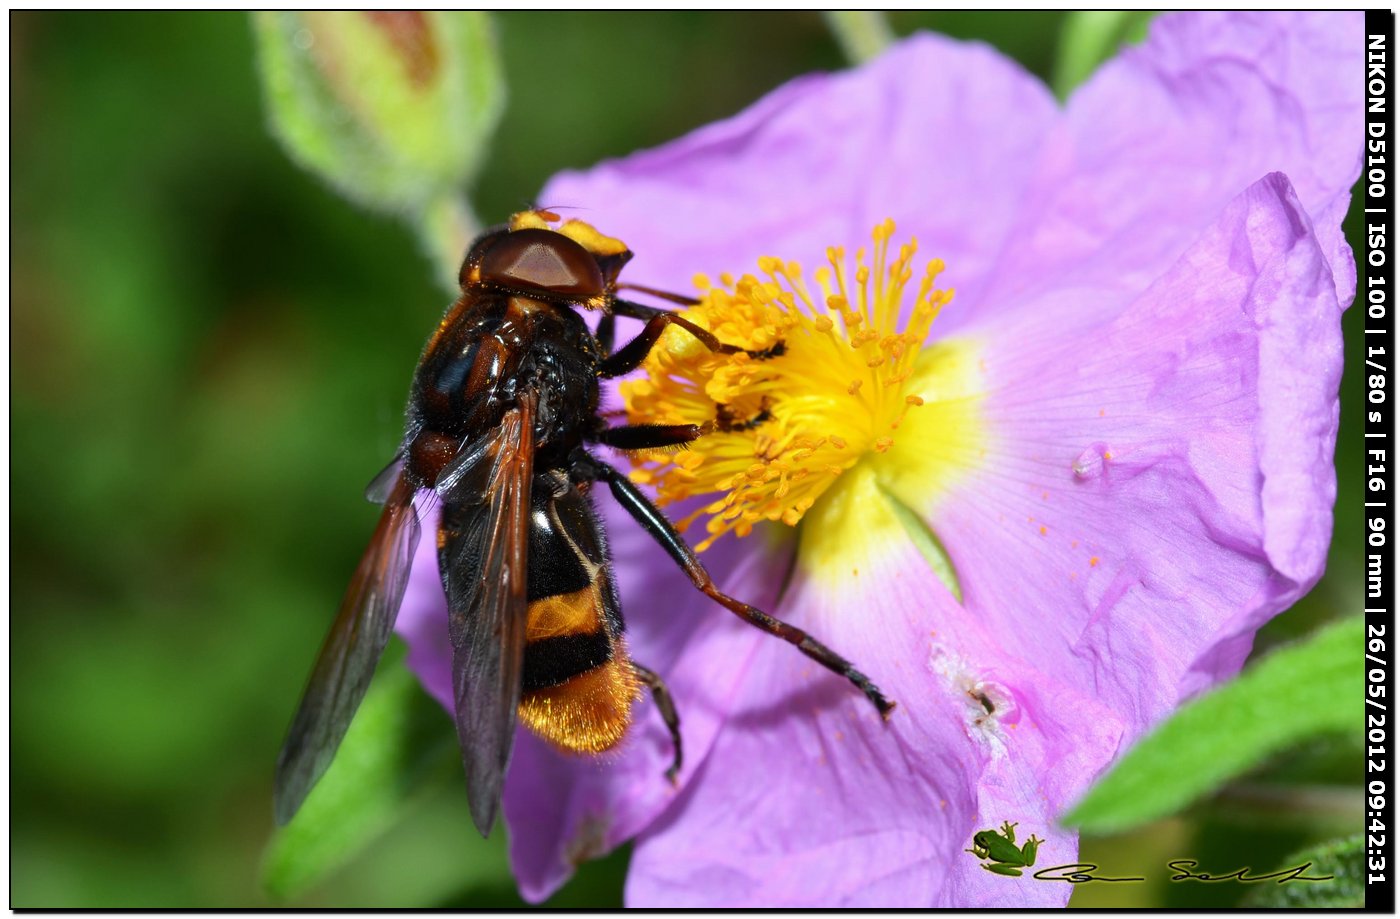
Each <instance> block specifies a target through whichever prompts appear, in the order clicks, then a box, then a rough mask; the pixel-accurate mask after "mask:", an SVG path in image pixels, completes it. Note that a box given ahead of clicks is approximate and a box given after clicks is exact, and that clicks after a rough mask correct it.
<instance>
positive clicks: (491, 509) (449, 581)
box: [438, 399, 534, 836]
mask: <svg viewBox="0 0 1400 919" xmlns="http://www.w3.org/2000/svg"><path fill="white" fill-rule="evenodd" d="M484 449H485V451H486V453H485V456H484V458H482V459H481V461H479V462H475V463H469V464H464V465H466V469H465V470H462V471H460V474H458V475H456V477H455V478H454V479H453V481H451V482H450V483H443V482H442V481H441V480H440V481H439V486H438V487H439V492H440V494H442V497H443V511H442V531H441V533H440V534H439V543H438V544H439V546H440V547H441V548H440V549H439V563H440V566H441V568H442V574H443V585H444V587H445V588H446V591H447V608H448V634H449V636H450V637H451V641H452V677H453V690H454V695H455V701H456V716H457V737H458V740H459V741H460V742H461V745H462V763H463V766H464V767H465V769H466V775H467V794H468V797H469V799H470V802H471V810H472V819H473V821H474V822H475V823H476V826H477V829H478V830H480V831H481V833H482V835H483V836H485V835H487V834H488V833H490V831H491V826H492V824H493V823H495V820H496V815H497V813H498V811H499V810H500V802H501V786H502V784H503V783H504V781H505V773H506V767H507V765H509V763H510V753H511V746H512V744H513V742H514V739H515V719H516V707H517V706H518V705H519V703H520V680H521V664H522V661H523V659H524V650H525V622H526V618H527V615H528V610H529V602H528V598H527V595H526V565H527V562H528V554H529V547H530V539H529V534H530V529H529V526H530V481H531V477H532V467H533V457H534V402H533V400H532V399H526V400H524V401H522V402H521V404H519V405H518V406H517V407H515V408H513V409H511V410H510V411H508V412H506V415H505V418H504V419H503V420H502V422H501V425H500V426H499V427H498V428H496V429H495V431H494V432H493V433H492V435H491V437H489V438H487V440H486V445H485V447H484ZM444 484H450V487H447V488H444V487H443V485H444Z"/></svg>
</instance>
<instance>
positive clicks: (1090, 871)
mask: <svg viewBox="0 0 1400 919" xmlns="http://www.w3.org/2000/svg"><path fill="white" fill-rule="evenodd" d="M1199 864H1200V863H1199V862H1197V861H1195V860H1194V859H1189V858H1183V859H1176V860H1173V861H1170V862H1167V867H1168V868H1170V869H1171V870H1172V871H1173V872H1174V873H1173V874H1172V876H1171V877H1170V878H1169V879H1168V880H1171V881H1205V882H1207V883H1215V882H1219V881H1238V882H1239V883H1241V884H1257V883H1259V882H1260V881H1274V882H1276V883H1279V884H1287V883H1289V882H1290V881H1330V880H1332V878H1333V875H1330V874H1329V875H1327V876H1325V877H1312V876H1309V875H1305V874H1303V872H1304V871H1307V870H1308V869H1309V868H1311V867H1312V862H1303V864H1301V865H1296V866H1294V867H1292V868H1283V869H1281V870H1279V871H1275V872H1272V873H1270V874H1257V875H1251V874H1250V873H1249V872H1250V871H1252V870H1253V869H1251V868H1241V869H1239V870H1238V871H1232V872H1230V873H1229V874H1209V873H1207V872H1204V871H1202V872H1195V871H1192V870H1191V869H1192V868H1196V867H1198V866H1199ZM1098 870H1099V866H1098V865H1096V864H1094V863H1093V862H1075V863H1073V864H1069V865H1055V866H1054V867H1051V868H1042V869H1040V870H1039V871H1037V872H1036V873H1035V874H1033V875H1031V877H1033V878H1035V879H1036V880H1038V881H1064V882H1065V883H1066V884H1088V883H1090V882H1091V881H1103V882H1111V883H1121V882H1125V881H1145V880H1147V878H1140V877H1127V878H1111V877H1103V876H1101V875H1098V874H1095V873H1094V872H1096V871H1098Z"/></svg>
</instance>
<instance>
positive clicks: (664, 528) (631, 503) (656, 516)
mask: <svg viewBox="0 0 1400 919" xmlns="http://www.w3.org/2000/svg"><path fill="white" fill-rule="evenodd" d="M573 471H574V474H575V475H577V476H580V477H583V478H588V479H594V480H601V481H604V482H607V483H608V487H609V488H610V489H612V493H613V497H615V498H616V499H617V501H618V503H619V504H621V505H622V506H623V508H625V509H626V510H627V513H629V514H631V515H632V518H633V519H634V520H636V521H637V522H638V523H640V524H641V525H642V529H644V530H646V531H647V532H648V533H650V534H651V535H652V537H653V538H654V539H655V540H656V541H657V542H658V543H660V544H661V547H662V548H663V549H665V550H666V552H667V553H668V554H669V555H670V556H671V558H672V559H674V560H675V562H676V564H678V565H680V567H681V570H682V571H684V572H685V573H686V575H687V576H688V577H689V578H690V582H691V583H692V584H694V585H695V587H696V589H698V590H700V591H702V592H703V593H704V594H705V595H706V596H708V597H709V598H711V599H712V600H714V601H715V602H716V603H719V604H720V605H721V606H723V607H724V608H725V609H727V610H729V611H730V612H732V613H734V614H735V615H736V616H738V617H740V618H741V619H743V620H745V621H746V622H748V623H749V624H750V625H754V626H757V627H758V628H760V629H762V630H763V631H765V632H767V633H768V634H770V635H775V636H777V637H778V638H781V639H782V640H783V641H786V642H787V643H788V644H790V645H793V646H795V647H796V648H797V650H799V651H801V652H802V653H803V654H805V655H807V656H808V657H810V658H811V659H812V660H814V661H816V662H817V663H818V664H821V665H822V666H823V667H825V668H826V669H828V670H830V671H831V672H832V673H837V674H840V675H841V676H843V677H845V678H846V679H847V680H850V682H851V684H852V685H854V686H855V687H856V688H857V689H859V690H860V691H861V692H862V693H864V694H865V697H866V698H867V699H869V700H870V701H871V703H872V704H873V705H874V706H875V708H876V710H878V711H879V712H880V715H881V717H884V718H887V719H888V718H889V715H890V712H891V711H893V710H894V703H893V702H891V701H890V700H888V699H886V698H885V696H884V694H883V693H881V692H880V689H879V687H877V686H876V685H875V684H874V683H872V682H871V681H870V678H869V677H867V676H866V675H865V674H863V673H861V672H860V671H859V670H857V669H856V668H855V665H853V664H852V663H851V662H850V661H848V660H846V659H845V658H844V657H842V656H841V655H839V654H837V653H836V652H835V651H833V650H831V649H830V648H828V647H827V646H826V645H824V644H822V643H821V642H819V641H817V640H816V639H815V638H813V637H812V636H811V635H808V634H807V633H806V632H804V631H802V630H801V629H799V628H797V627H796V626H793V625H789V624H788V623H786V622H783V621H781V620H779V619H774V618H773V617H772V616H770V615H768V614H767V613H765V612H763V610H761V609H758V608H757V607H754V606H750V605H749V604H747V603H745V602H743V601H742V600H736V599H734V598H733V597H731V596H729V595H728V594H725V593H723V592H721V591H720V589H719V588H718V587H716V586H715V582H714V580H713V579H712V578H711V577H710V573H709V572H708V571H706V570H705V566H704V565H702V564H701V563H700V559H699V558H698V557H697V556H696V554H695V550H694V549H692V548H691V547H690V545H689V544H688V543H687V542H686V541H685V539H684V538H683V537H682V536H681V534H680V533H679V532H677V531H676V528H675V526H674V525H672V523H671V521H670V520H667V519H666V515H665V514H663V513H661V511H660V509H659V508H657V506H656V505H655V504H652V503H651V501H650V500H649V499H648V498H647V496H646V495H644V494H643V493H642V492H641V490H640V489H638V488H637V486H636V485H634V484H632V482H631V481H630V480H629V479H628V478H627V476H625V475H623V474H622V473H620V472H618V471H617V470H616V469H614V468H613V467H611V466H609V465H608V464H607V463H602V462H599V461H598V460H596V459H594V458H593V457H591V456H587V455H586V454H585V455H582V456H579V457H578V458H577V459H576V460H575V462H574V470H573Z"/></svg>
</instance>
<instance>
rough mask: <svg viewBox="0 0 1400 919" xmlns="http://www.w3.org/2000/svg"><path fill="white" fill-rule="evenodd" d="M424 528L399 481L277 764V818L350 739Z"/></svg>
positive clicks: (297, 802) (287, 813)
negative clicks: (343, 743) (356, 712)
mask: <svg viewBox="0 0 1400 919" xmlns="http://www.w3.org/2000/svg"><path fill="white" fill-rule="evenodd" d="M419 534H420V528H419V525H418V515H417V513H416V512H415V511H414V507H413V488H412V486H410V485H409V483H408V481H407V480H406V479H404V478H403V477H400V478H399V479H398V481H397V483H396V484H395V485H394V486H393V488H392V490H391V491H390V493H389V494H388V497H387V501H386V502H385V506H384V511H383V513H382V514H381V515H380V517H379V524H378V525H377V526H376V527H375V531H374V536H373V537H372V538H371V540H370V543H369V547H368V548H367V549H365V554H364V555H363V556H362V557H361V558H360V563H359V566H358V567H357V568H356V569H355V576H354V577H353V578H352V579H351V581H350V587H349V589H348V590H346V592H345V598H344V599H343V600H342V601H341V604H340V611H339V612H338V613H337V614H336V618H335V624H334V625H332V626H331V631H330V634H329V635H327V636H326V641H325V644H323V645H322V646H321V652H320V654H319V656H318V657H317V659H316V666H315V667H314V668H313V669H312V671H311V678H310V680H309V681H308V682H307V687H306V692H305V693H304V694H303V696H302V699H301V705H300V707H299V708H298V709H297V713H296V716H295V717H294V718H293V719H292V726H291V728H290V729H289V730H288V732H287V740H286V743H285V744H283V746H282V752H281V754H280V755H279V756H278V758H277V779H276V816H277V822H278V823H279V824H285V823H287V822H288V821H289V820H291V819H292V817H293V815H295V814H296V812H297V810H298V809H299V808H300V807H301V804H302V802H303V801H304V800H305V799H306V796H307V794H309V793H310V791H311V788H312V786H314V785H315V784H316V782H317V780H318V779H320V777H321V775H322V774H323V773H324V772H325V771H326V769H327V768H329V766H330V764H331V760H332V759H333V758H334V756H335V751H336V748H337V747H339V746H340V742H341V741H342V740H343V739H344V738H345V732H346V731H347V730H348V729H349V727H350V721H351V719H352V718H354V715H355V710H356V709H357V708H359V706H360V702H361V701H362V700H363V699H364V697H365V693H366V691H368V689H369V683H370V678H371V677H372V676H374V668H375V666H376V665H377V664H378V663H379V659H380V657H382V656H383V654H384V648H385V647H386V646H387V645H388V643H389V636H390V635H391V634H392V633H393V628H394V619H395V618H396V617H397V616H398V612H399V605H400V604H401V603H402V602H403V595H404V590H405V588H406V587H407V586H408V574H409V571H410V569H411V568H412V565H413V553H414V550H415V549H416V548H417V547H418V538H419Z"/></svg>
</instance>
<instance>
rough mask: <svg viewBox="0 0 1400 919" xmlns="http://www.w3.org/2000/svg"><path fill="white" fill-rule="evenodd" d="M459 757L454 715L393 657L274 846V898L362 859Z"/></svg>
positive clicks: (267, 875) (266, 878) (268, 857)
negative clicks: (408, 805)
mask: <svg viewBox="0 0 1400 919" xmlns="http://www.w3.org/2000/svg"><path fill="white" fill-rule="evenodd" d="M456 749H457V744H456V738H455V736H454V734H453V730H452V724H451V722H450V721H449V720H448V718H447V715H446V713H445V712H443V710H442V708H441V707H439V706H438V705H437V703H436V702H434V701H433V700H432V699H430V698H428V696H427V695H426V694H425V693H424V692H423V690H422V689H421V688H419V686H418V681H417V680H416V679H415V678H414V676H413V674H412V673H410V672H409V670H408V668H406V667H405V666H403V664H402V662H401V661H397V660H391V659H390V657H389V656H388V655H386V657H385V660H384V661H383V662H381V664H380V666H379V669H378V672H377V673H376V674H375V678H374V682H373V683H372V684H371V686H370V690H369V693H368V695H366V696H365V701H364V703H363V704H361V706H360V710H359V712H358V713H357V714H356V715H355V720H354V722H353V723H352V724H351V725H350V730H349V732H348V733H347V734H346V735H345V741H344V742H343V743H342V744H341V746H340V750H339V752H338V753H337V754H336V757H335V762H333V763H332V764H331V768H330V769H329V770H328V771H327V772H326V774H325V775H324V776H323V777H322V778H321V781H320V782H319V783H318V784H317V786H316V787H315V788H314V789H313V790H312V792H311V795H310V796H309V797H308V798H307V799H306V803H305V804H303V805H302V808H301V810H300V811H299V812H298V813H297V815H296V817H295V818H294V819H293V820H292V822H291V823H289V824H287V826H285V827H283V828H282V829H281V830H279V831H278V832H277V834H276V835H275V836H273V838H272V842H271V843H270V844H269V846H268V849H267V852H266V853H265V855H264V859H263V885H264V886H265V887H266V888H267V890H268V892H269V893H270V894H272V895H273V896H276V897H289V896H293V895H295V894H297V893H300V892H301V891H303V890H305V889H307V888H308V887H310V886H311V885H313V884H315V883H316V882H317V881H318V880H320V879H321V878H323V877H324V876H325V875H326V874H327V873H329V872H330V871H332V870H334V869H335V868H337V867H338V866H340V865H341V864H342V863H344V862H345V861H346V860H348V859H349V858H351V857H352V856H353V855H355V853H357V852H358V851H360V850H361V849H362V848H364V847H365V846H366V845H367V844H369V843H370V842H371V841H372V840H373V839H375V838H376V837H377V836H379V835H380V834H381V833H382V832H384V831H385V830H386V829H388V828H389V827H390V826H391V825H392V824H393V822H394V820H395V819H396V818H397V817H398V815H399V814H400V813H401V811H402V809H403V806H404V805H405V804H406V803H407V802H408V801H409V799H411V798H412V797H414V795H415V794H416V793H418V792H419V791H420V790H422V789H423V788H424V787H425V783H424V782H423V779H424V778H426V777H427V776H429V775H431V774H434V773H435V772H441V773H443V774H448V773H450V771H451V770H450V768H449V766H448V764H449V763H455V762H456V757H455V755H454V754H455V751H456Z"/></svg>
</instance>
